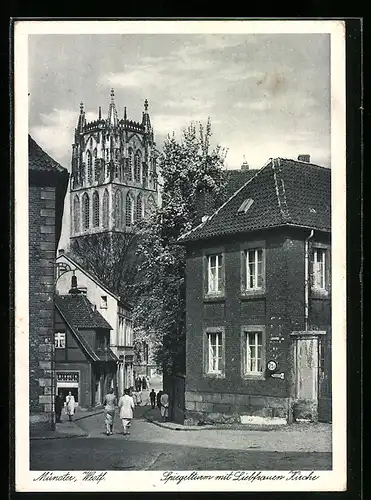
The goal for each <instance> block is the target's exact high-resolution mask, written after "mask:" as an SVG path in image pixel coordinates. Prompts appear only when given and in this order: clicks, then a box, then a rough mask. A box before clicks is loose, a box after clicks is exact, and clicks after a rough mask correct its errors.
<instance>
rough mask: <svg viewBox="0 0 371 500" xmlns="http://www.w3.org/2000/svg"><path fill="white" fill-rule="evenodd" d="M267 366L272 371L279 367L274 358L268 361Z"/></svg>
mask: <svg viewBox="0 0 371 500" xmlns="http://www.w3.org/2000/svg"><path fill="white" fill-rule="evenodd" d="M267 368H268V370H269V371H270V372H274V370H275V369H276V368H277V363H276V362H275V361H273V359H271V360H270V361H268V363H267Z"/></svg>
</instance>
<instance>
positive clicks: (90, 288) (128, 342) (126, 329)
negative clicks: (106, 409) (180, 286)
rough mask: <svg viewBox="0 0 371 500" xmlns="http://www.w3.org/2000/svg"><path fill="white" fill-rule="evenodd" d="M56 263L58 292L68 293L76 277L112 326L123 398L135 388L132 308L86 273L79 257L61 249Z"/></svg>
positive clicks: (88, 296)
mask: <svg viewBox="0 0 371 500" xmlns="http://www.w3.org/2000/svg"><path fill="white" fill-rule="evenodd" d="M56 262H57V270H58V271H57V273H58V280H57V283H56V291H57V293H59V294H61V295H65V294H67V293H68V292H69V290H70V288H71V277H72V276H73V275H74V276H76V280H77V283H78V285H79V289H80V290H81V291H84V292H85V294H86V297H87V299H88V300H89V301H90V302H91V303H92V304H93V305H94V306H95V307H96V308H97V310H98V311H99V313H100V314H101V315H102V316H103V318H104V319H105V320H106V321H107V322H108V323H109V324H110V325H111V327H112V329H111V332H110V348H111V350H112V351H113V353H114V354H115V355H116V357H117V359H118V362H117V373H116V377H115V380H116V381H117V387H116V389H117V392H118V394H120V395H121V394H123V393H124V389H126V388H128V387H132V386H133V385H134V380H133V379H134V376H133V363H134V346H133V342H134V340H133V324H132V307H131V306H130V305H129V304H127V303H126V302H124V301H123V300H122V299H120V297H119V296H117V295H116V294H114V293H112V292H111V291H110V290H109V289H108V288H107V287H106V286H105V285H104V284H103V283H102V282H101V281H100V280H99V279H98V278H97V277H96V276H94V275H92V274H91V273H89V272H88V271H86V270H85V269H84V268H83V267H82V265H80V263H79V262H78V261H77V259H76V258H74V257H73V256H72V255H70V254H69V253H66V252H64V250H62V249H60V250H59V255H58V257H57V261H56Z"/></svg>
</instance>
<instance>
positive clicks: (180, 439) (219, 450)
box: [30, 406, 331, 470]
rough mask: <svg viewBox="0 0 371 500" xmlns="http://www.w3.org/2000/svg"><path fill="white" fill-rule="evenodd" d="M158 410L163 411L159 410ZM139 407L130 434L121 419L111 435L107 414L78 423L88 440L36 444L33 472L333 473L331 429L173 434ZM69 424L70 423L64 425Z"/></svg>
mask: <svg viewBox="0 0 371 500" xmlns="http://www.w3.org/2000/svg"><path fill="white" fill-rule="evenodd" d="M156 411H157V410H156ZM145 413H148V407H145V406H144V407H137V408H136V414H135V419H134V421H133V424H132V428H131V434H130V436H123V435H122V429H121V422H120V420H119V419H118V418H117V416H116V421H115V429H114V432H115V433H114V435H112V436H106V435H105V432H104V416H103V414H98V415H93V416H90V417H87V418H83V419H81V420H78V421H77V422H76V423H77V424H78V426H79V427H80V428H81V429H82V430H83V431H84V432H85V433H86V437H75V438H72V439H57V440H52V441H51V440H33V441H31V449H30V460H31V469H32V470H329V469H331V426H330V425H323V424H300V425H293V426H287V427H284V428H281V429H274V430H267V429H260V430H248V429H246V430H245V429H226V430H220V429H199V428H195V430H194V431H185V430H180V431H177V430H173V429H167V428H163V427H159V426H157V425H155V424H153V423H151V422H148V421H147V420H146V419H145V418H144V414H145ZM61 425H63V426H64V425H65V426H68V425H69V424H68V423H67V422H65V423H63V424H61Z"/></svg>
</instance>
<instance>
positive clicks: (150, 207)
mask: <svg viewBox="0 0 371 500" xmlns="http://www.w3.org/2000/svg"><path fill="white" fill-rule="evenodd" d="M155 208H156V202H155V199H154V197H153V196H152V195H150V196H148V199H147V211H148V212H152V211H153V210H154V209H155Z"/></svg>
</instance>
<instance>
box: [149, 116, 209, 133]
mask: <svg viewBox="0 0 371 500" xmlns="http://www.w3.org/2000/svg"><path fill="white" fill-rule="evenodd" d="M207 119H208V115H207V114H202V113H200V114H195V113H189V114H186V113H184V114H178V115H171V114H168V115H167V114H157V115H153V117H152V123H153V128H154V130H155V132H156V135H157V134H158V135H162V136H166V135H168V134H172V133H173V132H175V133H176V135H178V134H179V133H181V131H182V130H184V129H185V128H187V126H188V125H190V124H191V123H198V122H201V123H206V121H207ZM213 123H215V122H214V121H213Z"/></svg>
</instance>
